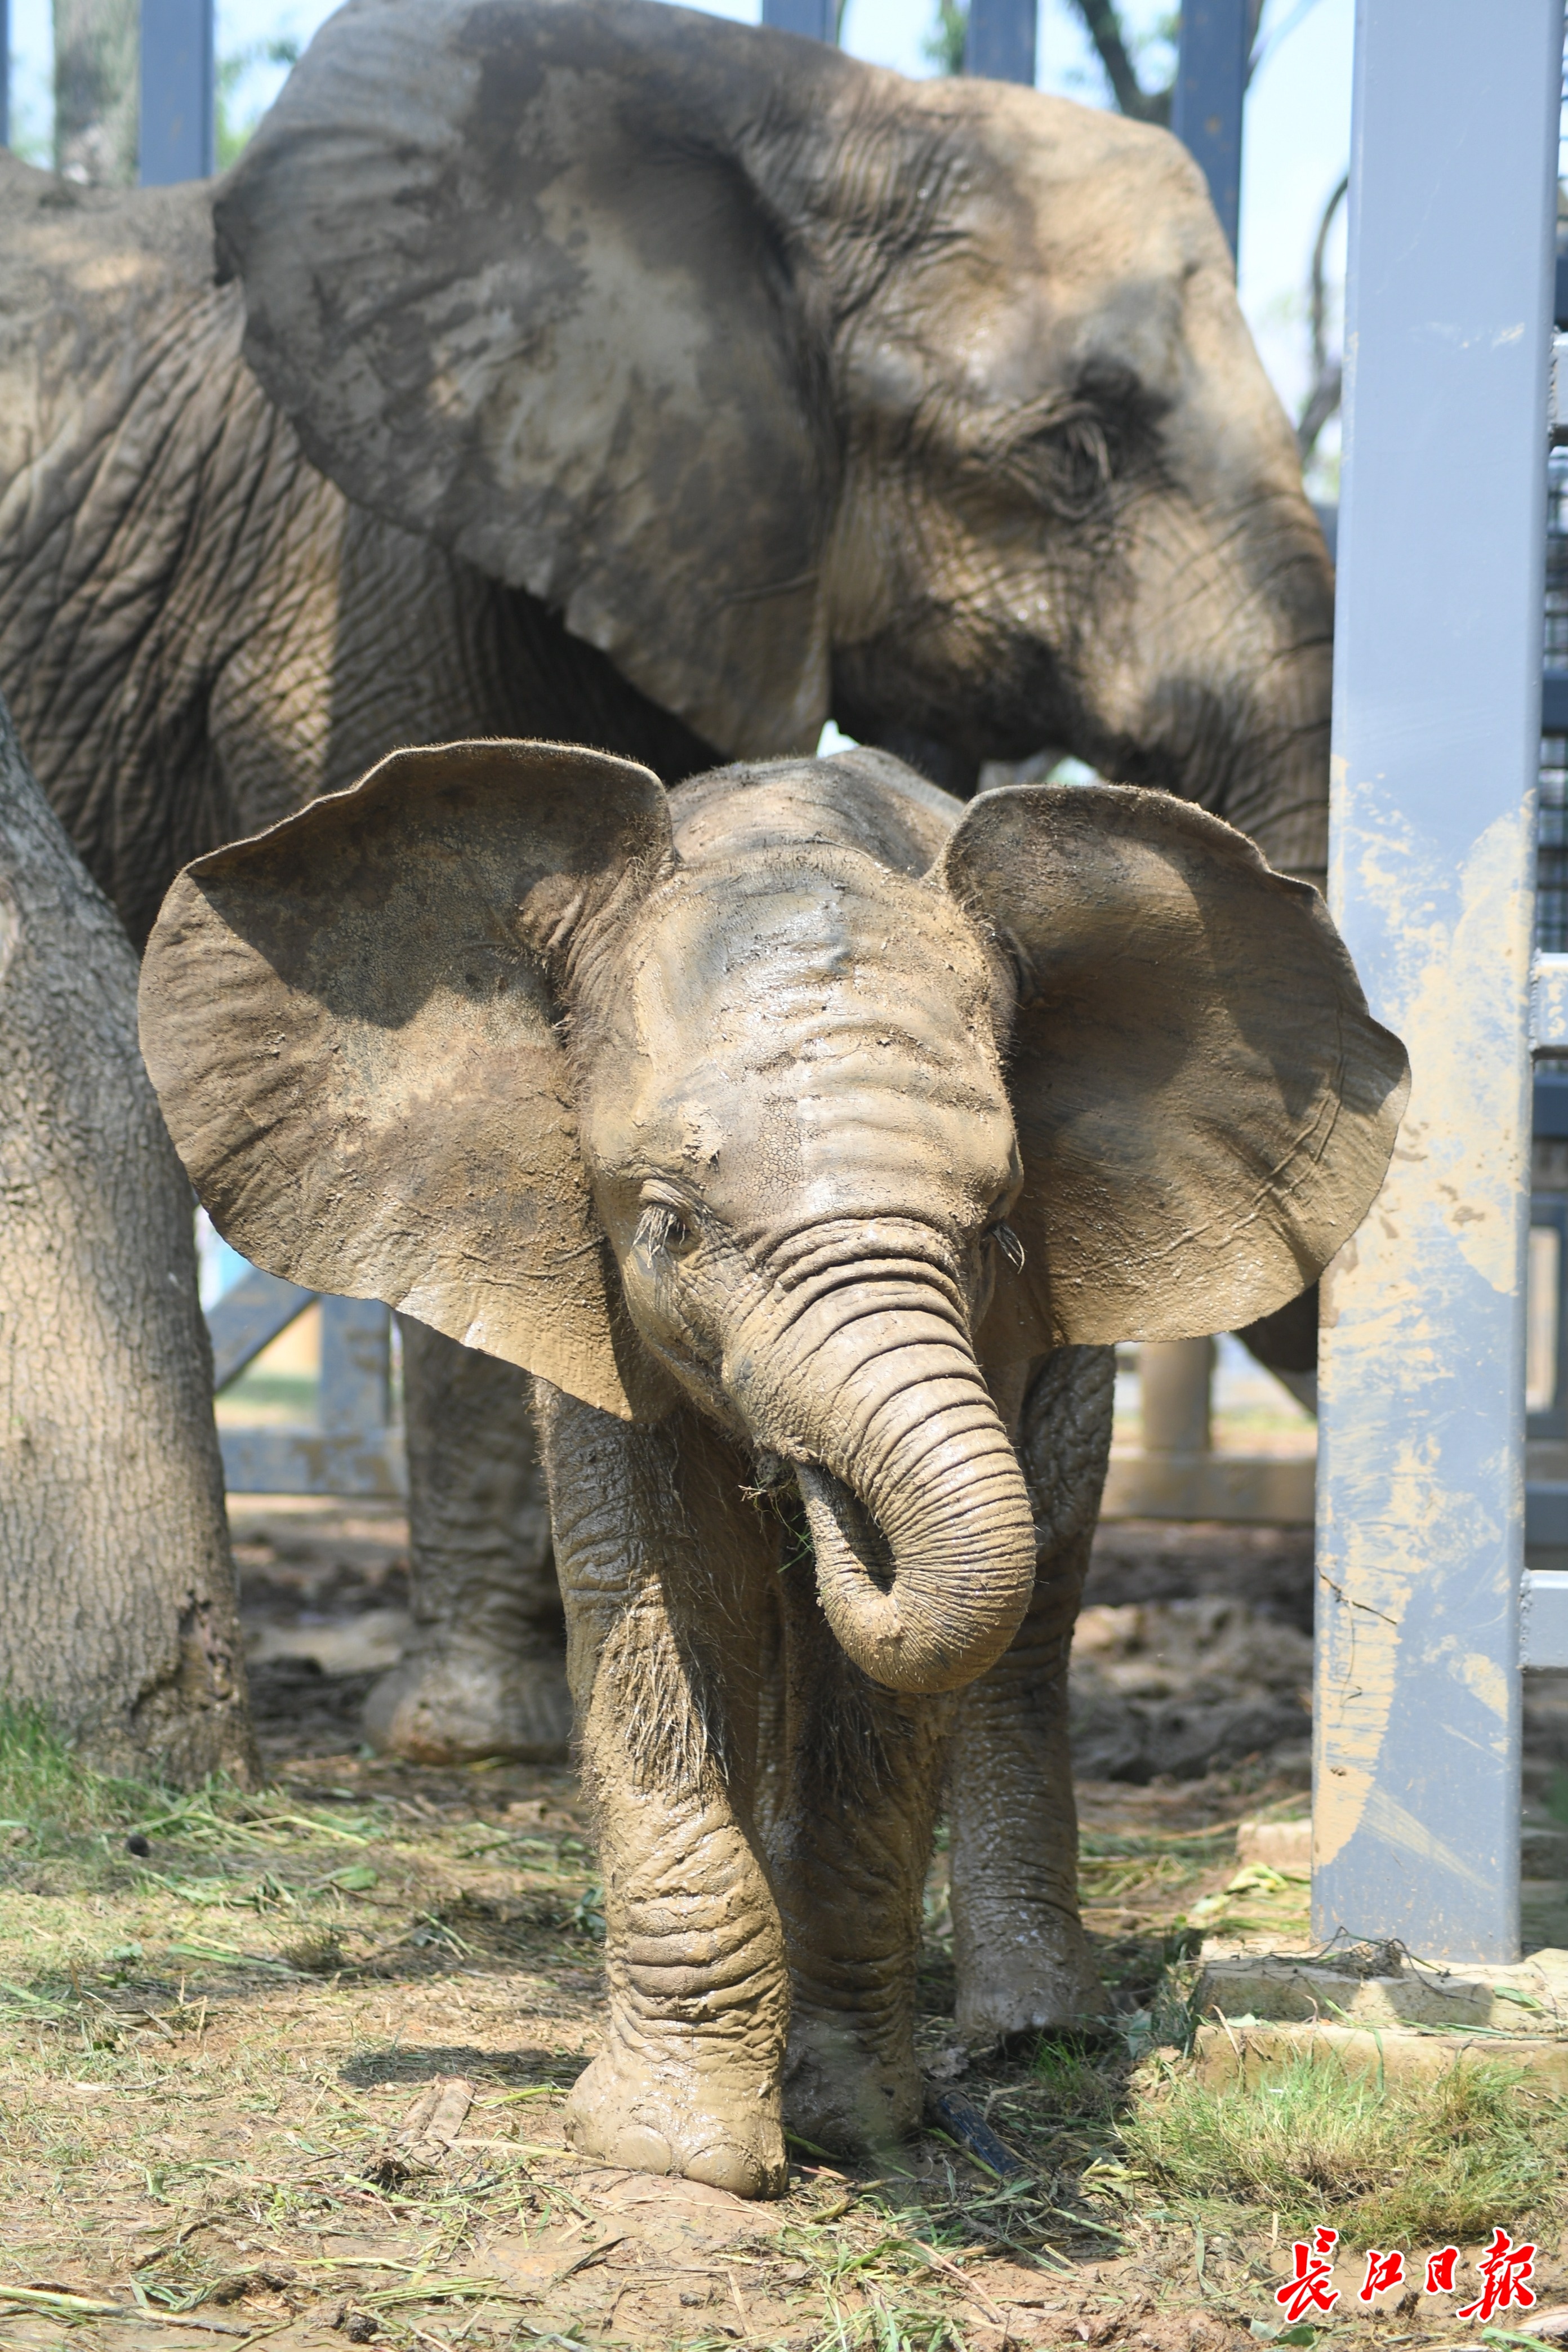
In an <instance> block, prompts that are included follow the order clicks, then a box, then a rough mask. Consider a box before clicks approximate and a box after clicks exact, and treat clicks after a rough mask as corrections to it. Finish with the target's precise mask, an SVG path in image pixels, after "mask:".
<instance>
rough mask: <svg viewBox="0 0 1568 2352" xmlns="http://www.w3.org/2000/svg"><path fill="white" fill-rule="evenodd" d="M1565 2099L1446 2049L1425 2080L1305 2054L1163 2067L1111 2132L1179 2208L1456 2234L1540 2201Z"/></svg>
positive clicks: (1385, 2234) (1516, 2217)
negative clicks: (1221, 2208)
mask: <svg viewBox="0 0 1568 2352" xmlns="http://www.w3.org/2000/svg"><path fill="white" fill-rule="evenodd" d="M1565 2123H1568V2110H1565V2107H1564V2103H1563V2101H1562V2100H1561V2099H1560V2098H1557V2097H1552V2096H1550V2095H1546V2094H1544V2093H1542V2092H1540V2091H1538V2090H1536V2089H1534V2088H1533V2087H1532V2086H1531V2084H1530V2082H1529V2080H1528V2078H1527V2077H1524V2076H1522V2075H1521V2074H1520V2073H1519V2072H1518V2070H1517V2069H1512V2068H1506V2067H1499V2066H1489V2065H1484V2064H1478V2063H1473V2062H1471V2061H1470V2060H1468V2059H1463V2058H1461V2059H1459V2060H1458V2061H1457V2062H1456V2063H1455V2064H1454V2065H1453V2066H1452V2067H1450V2068H1449V2069H1448V2071H1447V2073H1446V2074H1441V2075H1439V2076H1437V2077H1436V2080H1435V2081H1432V2082H1428V2083H1422V2084H1379V2083H1378V2081H1377V2080H1376V2078H1375V2077H1373V2076H1364V2077H1363V2076H1358V2075H1352V2074H1348V2073H1347V2072H1346V2070H1345V2069H1344V2067H1343V2066H1342V2064H1341V2063H1340V2062H1339V2061H1338V2059H1337V2058H1322V2057H1320V2058H1318V2059H1316V2060H1315V2061H1313V2060H1310V2059H1309V2058H1307V2057H1305V2056H1303V2057H1301V2058H1300V2059H1297V2060H1293V2061H1291V2062H1290V2063H1288V2064H1285V2065H1282V2066H1279V2067H1278V2068H1270V2069H1269V2070H1268V2074H1266V2075H1265V2077H1264V2078H1263V2080H1262V2081H1260V2082H1258V2083H1257V2084H1254V2085H1252V2086H1249V2087H1247V2088H1243V2087H1240V2086H1237V2087H1234V2088H1227V2089H1226V2090H1222V2091H1215V2090H1211V2089H1209V2088H1207V2087H1206V2086H1205V2085H1204V2084H1201V2083H1199V2082H1197V2081H1195V2080H1194V2079H1192V2078H1191V2077H1190V2076H1176V2077H1173V2078H1171V2079H1167V2080H1165V2081H1163V2082H1161V2083H1160V2084H1157V2085H1155V2086H1153V2087H1152V2088H1151V2089H1148V2090H1146V2091H1145V2092H1144V2093H1143V2095H1142V2097H1141V2098H1139V2099H1138V2101H1137V2103H1136V2104H1135V2105H1133V2107H1132V2109H1131V2112H1130V2113H1129V2115H1128V2116H1126V2117H1125V2118H1124V2120H1123V2122H1122V2126H1121V2137H1122V2141H1123V2144H1124V2146H1125V2147H1126V2148H1127V2150H1128V2152H1129V2153H1130V2155H1131V2157H1132V2158H1133V2160H1134V2162H1135V2164H1136V2165H1137V2166H1138V2168H1139V2169H1140V2170H1141V2172H1142V2174H1143V2176H1144V2177H1145V2178H1146V2179H1149V2180H1150V2181H1152V2183H1153V2184H1154V2185H1155V2186H1156V2187H1157V2188H1158V2189H1161V2190H1162V2191H1163V2193H1164V2194H1165V2195H1167V2196H1169V2197H1172V2198H1173V2199H1174V2200H1177V2201H1179V2202H1180V2203H1182V2204H1184V2206H1185V2207H1187V2208H1189V2209H1191V2208H1194V2207H1199V2206H1203V2205H1207V2204H1213V2203H1220V2204H1224V2205H1228V2206H1232V2207H1236V2206H1242V2207H1246V2206H1254V2207H1260V2208H1263V2209H1266V2210H1269V2211H1272V2212H1277V2213H1278V2214H1279V2217H1280V2223H1281V2227H1282V2228H1287V2227H1288V2228H1289V2229H1294V2230H1300V2229H1306V2228H1308V2227H1310V2225H1311V2224H1312V2223H1314V2222H1316V2221H1321V2220H1322V2219H1323V2218H1324V2216H1325V2215H1331V2217H1332V2219H1333V2221H1334V2223H1335V2224H1336V2226H1337V2227H1338V2228H1339V2229H1340V2230H1341V2231H1342V2233H1343V2235H1344V2237H1345V2239H1346V2241H1347V2242H1349V2243H1351V2244H1355V2245H1369V2244H1373V2243H1376V2244H1379V2245H1384V2246H1386V2245H1391V2244H1394V2245H1397V2244H1403V2245H1410V2244H1413V2243H1434V2242H1439V2241H1442V2240H1446V2239H1453V2240H1455V2241H1457V2242H1464V2241H1465V2240H1467V2239H1474V2238H1479V2237H1483V2236H1485V2235H1486V2234H1487V2232H1488V2231H1490V2230H1491V2229H1492V2227H1493V2226H1494V2225H1495V2224H1496V2223H1497V2222H1502V2223H1503V2224H1504V2225H1505V2227H1508V2228H1510V2229H1512V2228H1515V2227H1518V2226H1521V2225H1522V2224H1523V2223H1524V2222H1526V2221H1529V2220H1530V2219H1531V2216H1532V2215H1539V2214H1542V2213H1543V2212H1545V2210H1547V2208H1548V2207H1549V2206H1550V2205H1551V2204H1552V2202H1553V2200H1554V2199H1555V2196H1556V2195H1557V2193H1558V2192H1559V2189H1560V2186H1561V2183H1562V2179H1563V2171H1564V2163H1563V2146H1564V2126H1565Z"/></svg>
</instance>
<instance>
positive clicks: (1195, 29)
mask: <svg viewBox="0 0 1568 2352" xmlns="http://www.w3.org/2000/svg"><path fill="white" fill-rule="evenodd" d="M1250 16H1251V11H1250V9H1249V8H1248V5H1247V0H1184V5H1183V9H1182V34H1181V42H1180V46H1179V47H1178V50H1177V56H1176V86H1175V89H1173V92H1172V94H1171V128H1172V130H1173V131H1174V132H1175V134H1176V136H1177V138H1178V139H1180V140H1181V141H1182V142H1184V145H1185V146H1186V147H1187V148H1189V149H1190V151H1191V152H1192V154H1193V156H1194V159H1195V160H1196V162H1197V163H1199V164H1200V165H1201V166H1202V168H1203V174H1204V177H1205V180H1207V182H1208V184H1209V197H1210V200H1211V202H1212V203H1213V205H1214V208H1215V212H1216V213H1217V214H1218V215H1219V225H1220V226H1221V228H1223V229H1224V231H1225V234H1226V242H1227V243H1228V245H1229V247H1230V249H1231V251H1232V253H1234V252H1235V251H1236V243H1237V235H1238V233H1239V229H1240V223H1241V108H1242V100H1243V99H1244V98H1245V96H1246V94H1247V50H1248V47H1249V45H1250V40H1251V26H1250Z"/></svg>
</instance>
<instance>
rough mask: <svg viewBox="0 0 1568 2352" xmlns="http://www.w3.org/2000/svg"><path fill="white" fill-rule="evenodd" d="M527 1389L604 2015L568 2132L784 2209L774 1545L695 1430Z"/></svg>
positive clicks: (617, 2160)
mask: <svg viewBox="0 0 1568 2352" xmlns="http://www.w3.org/2000/svg"><path fill="white" fill-rule="evenodd" d="M536 1393H537V1396H538V1402H539V1413H540V1422H541V1428H542V1438H543V1444H544V1454H545V1462H546V1466H547V1469H548V1472H549V1477H550V1494H551V1506H552V1515H553V1518H554V1526H555V1543H556V1559H557V1561H558V1564H559V1568H560V1574H561V1581H562V1590H563V1596H564V1599H565V1603H566V1626H567V1671H568V1675H569V1676H570V1678H571V1683H572V1691H573V1696H574V1701H575V1703H576V1708H577V1719H578V1723H579V1726H580V1731H581V1741H582V1752H583V1765H584V1785H585V1789H586V1791H587V1794H588V1796H589V1798H590V1801H592V1803H593V1805H594V1807H595V1813H596V1816H597V1827H598V1837H599V1858H600V1865H601V1868H602V1870H603V1873H604V1881H605V1975H606V1979H607V1988H608V1993H609V2018H608V2022H607V2025H606V2029H605V2048H604V2050H603V2052H602V2053H601V2054H600V2055H599V2056H598V2057H597V2058H595V2061H594V2063H593V2064H592V2065H591V2066H590V2067H589V2068H588V2069H587V2071H586V2073H585V2074H584V2075H583V2076H582V2078H581V2079H580V2081H579V2082H578V2084H577V2085H576V2087H575V2089H574V2092H573V2094H572V2098H571V2101H570V2103H569V2105H568V2107H567V2111H566V2128H567V2135H568V2137H569V2138H570V2140H571V2142H572V2144H573V2146H574V2147H576V2148H579V2149H580V2150H582V2151H583V2153H584V2154H585V2155H592V2156H597V2157H601V2158H604V2160H605V2162H606V2163H609V2164H623V2165H626V2166H629V2167H630V2168H632V2169H633V2170H636V2171H641V2172H679V2173H684V2174H685V2175H686V2177H687V2178H688V2179H692V2180H704V2181H708V2182H710V2183H711V2184H712V2185H713V2186H714V2187H716V2188H720V2189H732V2190H733V2191H734V2192H735V2193H736V2194H737V2195H739V2196H742V2197H769V2196H777V2195H779V2194H780V2193H781V2192H782V2191H783V2189H784V2184H785V2180H786V2178H787V2168H786V2164H785V2158H784V2135H783V2130H782V2126H781V2121H780V2112H779V2071H780V2063H781V2060H782V2057H783V2053H784V2031H785V2026H786V2023H787V2020H788V2015H789V1986H788V1978H787V1972H786V1969H785V1966H784V1939H783V1936H782V1933H781V1930H780V1927H779V1917H778V1912H777V1909H776V1907H775V1906H774V1903H773V1895H772V1894H771V1892H770V1891H769V1887H768V1883H767V1878H766V1875H765V1874H764V1872H763V1866H762V1864H761V1861H760V1859H759V1856H758V1853H757V1847H756V1840H755V1833H754V1832H753V1830H752V1818H751V1800H752V1772H753V1769H754V1752H755V1743H756V1713H757V1680H758V1656H759V1650H760V1640H759V1634H760V1628H761V1626H762V1624H763V1621H764V1620H765V1616H766V1612H767V1610H768V1607H769V1604H770V1599H771V1595H770V1591H769V1575H770V1571H769V1565H768V1549H767V1543H766V1539H765V1535H764V1531H763V1528H762V1525H761V1523H760V1522H759V1520H758V1517H757V1515H756V1513H755V1512H754V1511H752V1510H750V1509H749V1508H748V1507H747V1506H746V1505H745V1503H744V1502H743V1501H742V1498H741V1496H740V1491H739V1479H738V1477H737V1475H736V1472H737V1467H738V1465H737V1464H736V1463H735V1461H734V1460H733V1459H732V1457H731V1455H730V1454H729V1449H728V1448H727V1447H726V1446H725V1444H724V1442H723V1440H722V1439H721V1437H719V1436H718V1435H717V1434H716V1433H712V1432H710V1430H708V1429H707V1428H706V1427H705V1426H704V1425H703V1424H701V1423H698V1422H696V1421H695V1419H694V1418H693V1417H691V1416H689V1415H687V1414H683V1413H682V1414H677V1415H676V1416H675V1417H674V1419H673V1420H672V1421H671V1422H668V1423H663V1424H661V1425H660V1426H659V1427H658V1428H657V1429H651V1430H650V1429H638V1428H635V1427H630V1426H628V1425H627V1424H626V1423H621V1422H617V1421H616V1420H614V1419H612V1418H611V1417H610V1416H609V1415H608V1414H606V1413H603V1412H595V1410H594V1409H593V1407H591V1406H588V1405H584V1404H579V1403H577V1402H574V1401H573V1400H572V1399H570V1398H568V1397H565V1396H563V1395H562V1394H561V1392H560V1391H558V1390H555V1389H552V1388H549V1387H547V1386H546V1385H545V1384H544V1383H543V1382H540V1383H539V1385H538V1389H537V1391H536Z"/></svg>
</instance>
